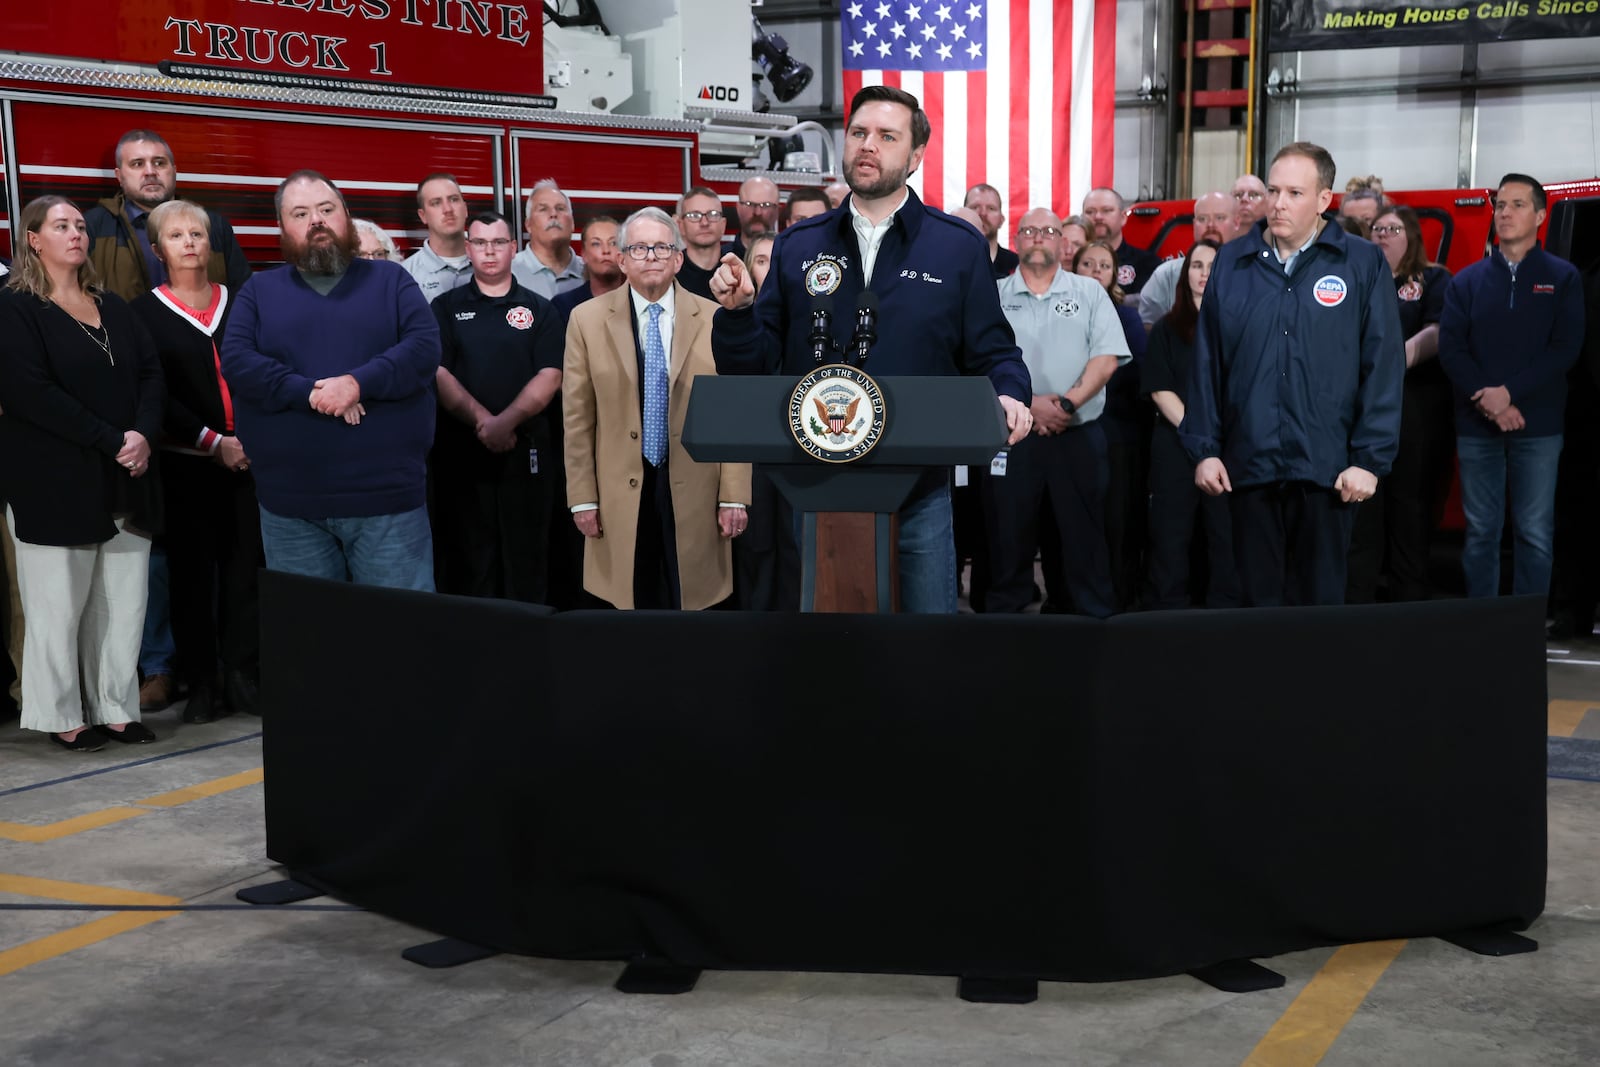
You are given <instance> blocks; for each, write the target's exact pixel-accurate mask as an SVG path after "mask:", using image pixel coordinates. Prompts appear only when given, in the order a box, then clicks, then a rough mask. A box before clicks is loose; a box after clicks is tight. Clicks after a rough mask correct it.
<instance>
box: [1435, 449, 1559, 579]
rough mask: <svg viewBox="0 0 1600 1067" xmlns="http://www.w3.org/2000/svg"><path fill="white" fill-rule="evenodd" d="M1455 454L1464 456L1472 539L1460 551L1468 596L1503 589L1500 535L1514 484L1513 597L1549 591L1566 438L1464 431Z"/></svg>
mask: <svg viewBox="0 0 1600 1067" xmlns="http://www.w3.org/2000/svg"><path fill="white" fill-rule="evenodd" d="M1456 455H1457V456H1458V457H1459V458H1460V461H1461V509H1462V511H1463V512H1465V513H1466V517H1467V537H1466V542H1465V544H1464V545H1463V547H1462V549H1461V569H1462V570H1463V571H1465V572H1466V577H1467V595H1468V596H1477V597H1484V596H1497V595H1498V594H1499V592H1500V532H1501V530H1502V528H1503V527H1504V525H1505V514H1506V492H1507V489H1508V488H1509V490H1510V494H1511V531H1512V535H1513V540H1514V547H1513V549H1512V555H1511V562H1512V569H1511V592H1512V595H1514V596H1521V595H1523V594H1533V595H1534V596H1549V595H1550V560H1551V544H1552V542H1553V541H1554V540H1555V528H1556V464H1557V461H1558V460H1559V459H1560V458H1561V435H1560V434H1553V435H1551V436H1549V437H1524V436H1522V435H1521V434H1519V433H1507V434H1501V435H1500V436H1498V437H1467V436H1464V435H1463V436H1458V437H1457V438H1456Z"/></svg>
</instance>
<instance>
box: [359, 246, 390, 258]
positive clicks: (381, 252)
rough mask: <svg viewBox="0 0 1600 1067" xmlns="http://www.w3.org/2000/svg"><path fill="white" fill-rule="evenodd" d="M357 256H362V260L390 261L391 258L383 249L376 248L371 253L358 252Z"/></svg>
mask: <svg viewBox="0 0 1600 1067" xmlns="http://www.w3.org/2000/svg"><path fill="white" fill-rule="evenodd" d="M356 255H358V256H360V257H361V258H362V259H388V258H389V253H388V252H385V251H384V250H383V249H381V248H375V249H373V250H372V251H371V252H357V253H356Z"/></svg>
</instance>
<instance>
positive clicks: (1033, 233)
mask: <svg viewBox="0 0 1600 1067" xmlns="http://www.w3.org/2000/svg"><path fill="white" fill-rule="evenodd" d="M1017 236H1018V237H1027V238H1034V237H1060V236H1061V231H1060V230H1058V229H1056V228H1055V227H1054V226H1044V227H1039V226H1018V227H1017Z"/></svg>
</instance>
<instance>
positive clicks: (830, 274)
mask: <svg viewBox="0 0 1600 1067" xmlns="http://www.w3.org/2000/svg"><path fill="white" fill-rule="evenodd" d="M843 280H844V271H842V270H840V269H839V264H837V263H835V262H834V261H833V260H831V259H819V260H817V261H816V262H815V263H813V264H811V269H809V270H807V271H806V292H808V293H810V294H811V295H812V296H828V295H830V294H832V293H833V291H834V290H835V289H837V288H839V283H840V282H842V281H843Z"/></svg>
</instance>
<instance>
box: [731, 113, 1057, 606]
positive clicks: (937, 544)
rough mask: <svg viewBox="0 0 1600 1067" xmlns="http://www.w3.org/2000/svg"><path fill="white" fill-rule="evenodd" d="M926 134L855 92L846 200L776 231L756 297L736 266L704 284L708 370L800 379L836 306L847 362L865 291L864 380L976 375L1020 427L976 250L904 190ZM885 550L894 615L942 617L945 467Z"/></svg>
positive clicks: (946, 576) (1014, 368)
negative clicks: (710, 309) (893, 567)
mask: <svg viewBox="0 0 1600 1067" xmlns="http://www.w3.org/2000/svg"><path fill="white" fill-rule="evenodd" d="M931 132H932V131H931V128H930V126H929V123H928V116H927V115H926V114H925V113H924V112H923V110H922V108H921V106H920V105H919V104H918V102H917V98H916V97H914V96H912V95H911V94H910V93H908V92H905V91H904V90H901V89H896V88H892V87H890V86H884V85H872V86H868V87H867V88H865V89H862V90H861V91H860V92H859V93H857V94H856V95H855V99H853V100H852V101H851V102H850V118H849V122H848V123H847V125H846V126H845V141H844V144H845V147H844V176H845V181H846V182H847V183H848V184H849V186H850V198H849V199H848V200H847V201H845V203H844V204H843V205H842V206H841V207H840V208H837V209H835V210H833V211H830V212H828V213H827V214H824V215H819V216H817V217H815V218H811V219H806V220H804V221H803V222H799V223H796V224H795V225H793V226H791V227H789V228H788V229H787V230H784V231H783V232H782V233H780V234H779V235H778V239H777V241H776V243H774V245H773V246H772V261H771V266H770V267H769V268H768V272H767V282H766V284H765V285H763V286H762V287H761V297H760V299H759V300H756V299H755V294H754V289H753V287H752V286H751V284H750V278H749V276H748V275H747V274H746V273H745V271H744V266H743V264H742V263H740V261H739V260H738V258H737V257H735V256H732V255H728V256H724V257H723V260H722V265H721V266H719V267H718V268H717V271H716V273H715V274H713V275H712V278H711V295H712V297H713V298H714V299H716V301H717V302H718V303H720V304H721V305H722V309H721V310H719V311H718V312H717V314H716V319H715V321H714V323H713V325H712V332H711V350H712V353H713V355H715V357H716V361H717V373H719V374H783V375H792V376H794V377H796V378H798V377H800V376H801V375H804V374H807V373H809V372H810V371H812V370H814V369H815V368H816V366H817V360H816V356H815V351H816V348H815V346H814V345H813V344H812V343H811V341H810V336H811V332H812V327H813V322H814V318H815V316H814V315H813V311H815V310H817V309H818V308H819V306H822V307H827V306H828V305H831V308H833V309H838V311H837V314H834V315H833V316H832V327H831V329H832V333H833V337H834V340H835V341H837V342H838V343H839V346H840V348H841V349H842V350H843V351H846V352H848V351H849V350H850V342H851V337H852V333H853V332H854V330H855V327H856V321H857V318H858V315H857V313H856V309H857V308H858V307H860V306H861V305H860V303H859V300H860V297H861V296H862V294H863V293H864V292H867V291H869V290H870V292H872V293H873V294H875V296H876V298H877V312H876V315H877V322H876V331H877V336H878V337H879V338H881V340H880V341H879V342H878V343H877V345H876V347H875V348H873V349H872V352H871V359H870V360H869V362H868V366H867V368H866V369H867V370H868V372H869V373H871V374H874V375H950V374H983V375H987V376H988V378H989V380H990V381H991V382H993V383H994V388H995V392H996V393H998V394H999V395H1000V404H1001V406H1002V407H1003V408H1004V409H1005V416H1006V428H1007V430H1008V431H1009V443H1011V444H1015V443H1016V442H1017V441H1019V440H1021V439H1022V438H1024V437H1026V436H1027V434H1028V432H1029V430H1031V429H1032V427H1033V416H1032V415H1031V414H1030V413H1029V411H1028V405H1029V403H1030V402H1031V401H1032V399H1033V392H1032V388H1031V386H1030V384H1029V379H1028V369H1027V367H1026V366H1024V365H1023V362H1022V353H1021V351H1020V350H1019V349H1018V348H1017V343H1016V338H1015V336H1014V335H1013V334H1012V332H1011V326H1010V324H1009V323H1008V322H1007V321H1006V318H1005V315H1004V314H1003V313H1002V312H1001V310H1000V297H999V290H998V289H997V288H996V287H995V284H994V278H993V272H992V270H991V268H990V263H989V247H988V244H987V243H986V242H985V241H984V239H983V238H982V237H980V236H979V235H978V233H977V231H975V230H973V229H972V227H970V226H968V225H966V224H965V223H963V222H960V221H958V220H956V219H953V218H951V217H950V216H949V215H946V214H945V213H944V212H942V211H938V210H936V209H934V208H930V207H926V206H924V205H923V203H922V201H921V200H919V199H918V198H917V194H916V193H914V192H912V191H911V190H910V189H909V188H907V187H906V179H907V178H908V177H910V176H911V174H912V173H913V172H915V171H916V169H917V167H918V166H919V165H921V163H922V155H923V152H924V151H925V150H926V149H927V145H928V137H929V135H930V133H931ZM836 361H837V360H835V359H832V358H830V359H827V360H825V361H824V362H836ZM897 549H898V551H899V557H900V603H901V609H902V610H903V611H907V612H921V613H941V612H942V613H951V612H954V611H955V610H956V554H955V541H954V538H953V536H952V533H951V517H950V471H949V470H948V469H946V468H942V467H941V468H935V469H930V470H928V471H926V472H925V473H924V474H923V476H922V478H921V480H920V481H919V482H918V483H917V487H916V488H915V489H914V490H913V491H912V493H911V497H910V499H909V500H907V501H906V503H905V505H904V506H903V507H901V509H900V535H899V541H898V543H897Z"/></svg>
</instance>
